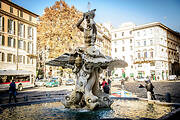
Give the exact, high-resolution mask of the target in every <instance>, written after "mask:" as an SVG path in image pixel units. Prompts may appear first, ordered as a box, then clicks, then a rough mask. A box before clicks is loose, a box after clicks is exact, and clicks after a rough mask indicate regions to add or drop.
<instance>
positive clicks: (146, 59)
mask: <svg viewBox="0 0 180 120" xmlns="http://www.w3.org/2000/svg"><path fill="white" fill-rule="evenodd" d="M153 61H154V59H153V58H136V59H135V60H134V62H133V63H134V64H140V63H152V62H153Z"/></svg>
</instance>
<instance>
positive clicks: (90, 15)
mask: <svg viewBox="0 0 180 120" xmlns="http://www.w3.org/2000/svg"><path fill="white" fill-rule="evenodd" d="M95 11H96V9H94V10H91V11H88V12H85V13H84V14H83V18H82V19H80V20H79V21H78V23H77V24H76V26H77V28H78V29H79V30H80V31H81V32H84V40H85V44H86V46H94V44H95V42H96V35H97V28H96V23H95V21H94V17H95ZM84 20H86V21H85V22H86V24H85V25H84V27H83V26H82V25H81V24H82V22H83V21H84Z"/></svg>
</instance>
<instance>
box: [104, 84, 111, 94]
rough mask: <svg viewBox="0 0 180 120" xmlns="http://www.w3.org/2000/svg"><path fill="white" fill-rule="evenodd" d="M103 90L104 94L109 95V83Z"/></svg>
mask: <svg viewBox="0 0 180 120" xmlns="http://www.w3.org/2000/svg"><path fill="white" fill-rule="evenodd" d="M103 90H104V92H105V93H107V94H109V90H110V89H109V86H108V84H107V83H105V85H104V87H103Z"/></svg>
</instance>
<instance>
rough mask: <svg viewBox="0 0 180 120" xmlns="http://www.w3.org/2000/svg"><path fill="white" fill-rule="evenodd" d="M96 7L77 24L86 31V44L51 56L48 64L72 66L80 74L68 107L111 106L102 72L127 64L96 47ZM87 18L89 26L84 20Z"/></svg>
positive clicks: (67, 104) (69, 98) (66, 100)
mask: <svg viewBox="0 0 180 120" xmlns="http://www.w3.org/2000/svg"><path fill="white" fill-rule="evenodd" d="M95 11H96V9H94V10H91V11H88V12H86V13H84V14H83V18H82V19H80V20H79V21H78V23H77V24H76V26H77V28H78V29H79V30H80V31H81V32H83V33H84V42H85V46H83V47H77V48H76V49H75V50H74V53H64V54H63V55H61V56H60V57H58V58H56V59H54V60H51V61H49V62H47V63H46V65H51V66H61V67H63V68H70V69H72V71H73V72H74V73H75V74H76V77H77V80H76V85H75V89H74V91H73V92H72V93H71V95H67V96H66V97H65V102H64V106H65V107H67V108H87V109H90V110H94V109H95V108H104V107H110V105H111V104H112V101H111V100H110V99H109V95H108V94H106V93H104V92H102V91H101V90H100V88H99V74H100V73H102V71H103V70H105V69H107V68H108V69H113V68H114V67H115V66H116V67H126V66H127V63H126V62H125V61H123V60H113V59H112V58H111V57H109V56H105V55H103V54H102V53H101V52H100V51H99V50H98V49H96V47H95V42H96V35H97V28H96V23H95V21H94V17H95ZM83 21H85V23H86V25H85V27H83V26H82V22H83Z"/></svg>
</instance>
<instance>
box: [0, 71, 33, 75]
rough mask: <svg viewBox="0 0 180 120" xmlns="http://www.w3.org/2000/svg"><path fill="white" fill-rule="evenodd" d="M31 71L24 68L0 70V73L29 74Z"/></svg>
mask: <svg viewBox="0 0 180 120" xmlns="http://www.w3.org/2000/svg"><path fill="white" fill-rule="evenodd" d="M31 74H33V72H31V71H26V70H0V75H31Z"/></svg>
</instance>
